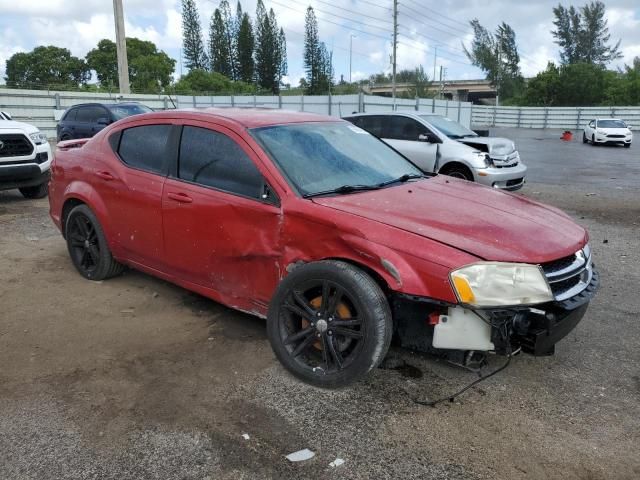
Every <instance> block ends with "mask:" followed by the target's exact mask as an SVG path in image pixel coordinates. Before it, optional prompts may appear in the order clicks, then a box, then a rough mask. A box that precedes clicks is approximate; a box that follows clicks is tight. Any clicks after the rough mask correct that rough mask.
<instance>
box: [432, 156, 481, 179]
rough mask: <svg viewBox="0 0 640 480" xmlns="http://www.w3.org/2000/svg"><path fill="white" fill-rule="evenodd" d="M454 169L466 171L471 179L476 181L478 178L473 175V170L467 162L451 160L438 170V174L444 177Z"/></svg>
mask: <svg viewBox="0 0 640 480" xmlns="http://www.w3.org/2000/svg"><path fill="white" fill-rule="evenodd" d="M454 168H461V169H464V170H466V171H467V172H468V173H469V175H470V177H471V178H472V179H473V180H474V181H475V178H476V177H475V175H474V174H473V169H472V168H471V167H470V166H469V165H468V164H467V163H466V162H464V161H462V160H451V161H449V162H447V163H445V164H444V165H442V167H440V168H439V169H438V173H440V174H442V175H446V174H447V173H448V172H450V171H451V170H453V169H454Z"/></svg>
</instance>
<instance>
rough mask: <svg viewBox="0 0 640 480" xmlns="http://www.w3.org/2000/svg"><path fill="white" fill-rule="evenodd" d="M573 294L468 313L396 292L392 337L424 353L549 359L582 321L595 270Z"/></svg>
mask: <svg viewBox="0 0 640 480" xmlns="http://www.w3.org/2000/svg"><path fill="white" fill-rule="evenodd" d="M588 282H589V283H588V284H586V286H585V287H584V288H583V289H582V290H581V291H580V292H579V293H577V294H575V295H573V296H572V297H569V298H565V299H563V300H561V301H558V300H556V301H553V302H549V303H545V304H542V305H536V306H535V307H513V308H500V309H469V308H462V307H460V306H457V305H449V304H447V303H444V302H438V301H435V300H432V299H426V298H422V297H415V296H411V295H405V294H396V295H394V297H393V299H392V302H391V303H392V308H393V315H394V321H395V333H396V338H397V340H398V341H399V343H400V345H401V346H403V347H405V348H410V349H413V350H419V351H423V352H429V353H436V354H441V353H445V354H446V353H451V352H452V351H457V352H458V353H460V352H471V351H476V352H478V351H480V352H481V351H493V352H495V353H498V354H503V355H504V354H508V353H509V352H513V351H515V350H517V349H522V351H523V352H526V353H529V354H532V355H536V356H544V355H552V354H553V353H554V351H555V345H556V343H558V342H559V341H560V340H562V339H563V338H564V337H565V336H566V335H567V334H569V332H571V331H572V330H573V329H574V328H575V327H576V325H577V324H578V323H579V322H580V320H582V318H583V317H584V314H585V312H586V311H587V308H588V305H589V302H590V300H591V299H592V298H593V296H594V295H595V293H596V291H597V289H598V287H599V283H600V279H599V275H598V272H597V271H596V270H595V268H594V269H593V270H592V274H591V275H590V277H589V281H588Z"/></svg>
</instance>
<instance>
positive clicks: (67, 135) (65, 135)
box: [60, 133, 71, 142]
mask: <svg viewBox="0 0 640 480" xmlns="http://www.w3.org/2000/svg"><path fill="white" fill-rule="evenodd" d="M66 140H71V135H69V134H68V133H65V134H64V135H62V136H61V137H60V141H61V142H64V141H66Z"/></svg>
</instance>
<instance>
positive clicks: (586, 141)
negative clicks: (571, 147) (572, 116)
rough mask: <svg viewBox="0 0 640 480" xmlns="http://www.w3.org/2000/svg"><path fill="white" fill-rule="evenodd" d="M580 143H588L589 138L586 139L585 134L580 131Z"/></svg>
mask: <svg viewBox="0 0 640 480" xmlns="http://www.w3.org/2000/svg"><path fill="white" fill-rule="evenodd" d="M582 143H589V140H588V139H587V134H586V133H584V132H582Z"/></svg>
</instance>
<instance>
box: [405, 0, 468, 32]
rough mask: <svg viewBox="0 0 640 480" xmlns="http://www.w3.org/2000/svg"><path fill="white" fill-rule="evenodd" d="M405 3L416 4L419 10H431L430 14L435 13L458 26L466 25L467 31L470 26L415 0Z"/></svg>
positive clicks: (406, 0)
mask: <svg viewBox="0 0 640 480" xmlns="http://www.w3.org/2000/svg"><path fill="white" fill-rule="evenodd" d="M403 1H405V2H409V3H412V4H414V5H415V6H416V7H417V8H422V9H424V10H429V11H430V12H433V13H434V14H435V15H438V16H439V17H442V18H445V19H447V20H448V21H449V22H452V23H457V24H459V25H464V26H465V27H467V29H468V28H469V24H468V23H466V22H461V21H460V20H456V19H455V18H453V17H448V16H447V15H444V14H442V13H440V12H438V11H437V10H434V9H433V8H429V7H427V6H425V5H421V4H419V3H417V2H415V1H414V0H403ZM407 8H408V7H407ZM414 11H415V10H414ZM416 13H419V12H416ZM420 15H424V14H423V13H420Z"/></svg>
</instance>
